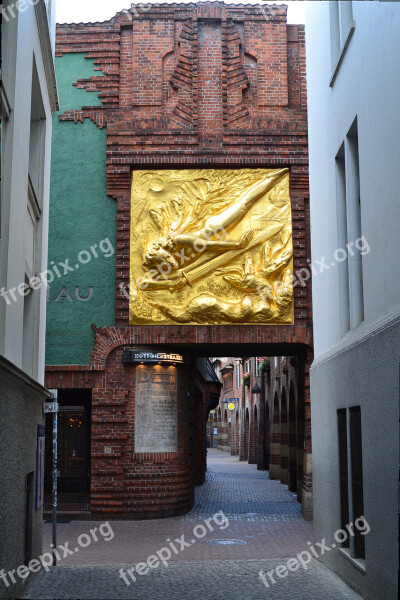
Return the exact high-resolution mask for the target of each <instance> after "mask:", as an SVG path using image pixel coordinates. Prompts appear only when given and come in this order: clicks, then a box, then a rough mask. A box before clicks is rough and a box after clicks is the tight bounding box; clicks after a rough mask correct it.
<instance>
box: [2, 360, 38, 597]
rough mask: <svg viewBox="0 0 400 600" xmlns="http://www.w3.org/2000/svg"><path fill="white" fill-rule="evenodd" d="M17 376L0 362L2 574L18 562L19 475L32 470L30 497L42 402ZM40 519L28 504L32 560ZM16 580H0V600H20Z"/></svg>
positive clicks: (35, 388)
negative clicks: (9, 599) (9, 582)
mask: <svg viewBox="0 0 400 600" xmlns="http://www.w3.org/2000/svg"><path fill="white" fill-rule="evenodd" d="M20 375H21V376H19V375H18V372H17V370H16V369H15V368H14V367H12V366H11V365H10V369H8V365H7V364H6V362H5V361H4V360H2V359H0V457H1V460H0V569H4V570H5V571H10V570H12V569H17V567H19V566H20V565H22V564H24V539H25V523H24V515H25V476H26V475H27V474H28V473H30V472H31V471H34V491H33V494H34V496H33V498H35V492H36V432H37V425H39V424H43V423H44V417H43V401H44V399H45V398H46V392H45V390H44V389H43V390H42V392H41V391H40V387H39V386H35V384H34V382H31V384H30V383H29V380H28V379H27V378H25V377H24V376H23V374H22V372H21V373H20ZM33 502H34V499H33ZM42 521H43V511H42V507H40V508H39V509H38V510H35V506H33V515H32V558H35V557H37V556H38V555H39V554H41V552H42ZM31 577H32V575H30V577H29V578H31ZM16 579H17V581H18V582H19V585H12V586H10V587H6V585H5V584H4V582H3V581H2V580H1V579H0V598H21V593H22V590H23V587H24V584H26V582H27V580H26V579H25V580H21V579H20V578H19V577H16ZM9 581H10V580H9Z"/></svg>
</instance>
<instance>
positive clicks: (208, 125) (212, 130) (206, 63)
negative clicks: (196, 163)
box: [198, 15, 223, 147]
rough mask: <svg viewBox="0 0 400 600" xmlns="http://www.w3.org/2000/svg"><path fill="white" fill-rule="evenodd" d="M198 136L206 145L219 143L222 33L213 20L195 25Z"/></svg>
mask: <svg viewBox="0 0 400 600" xmlns="http://www.w3.org/2000/svg"><path fill="white" fill-rule="evenodd" d="M198 81H199V92H198V114H199V139H200V143H201V144H204V145H206V146H207V147H221V146H222V126H223V115H222V36H221V24H220V23H219V22H218V21H217V20H211V19H205V20H202V19H201V15H200V20H199V25H198Z"/></svg>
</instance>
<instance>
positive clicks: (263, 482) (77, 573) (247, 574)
mask: <svg viewBox="0 0 400 600" xmlns="http://www.w3.org/2000/svg"><path fill="white" fill-rule="evenodd" d="M95 527H97V530H96V531H95V532H94V533H91V530H92V531H93V528H95ZM94 538H97V541H95V539H94ZM312 541H313V536H312V526H311V524H310V523H306V522H305V521H304V520H303V518H302V516H301V510H300V505H299V504H298V503H297V501H296V497H295V495H294V494H292V493H291V492H289V491H288V489H287V487H286V486H282V485H281V484H280V483H279V482H277V481H271V480H269V478H268V473H266V472H262V471H257V468H256V466H255V465H248V464H247V463H244V462H239V461H238V458H237V457H231V456H230V455H229V454H227V453H224V452H221V451H218V450H209V455H208V471H207V480H206V483H205V484H204V485H203V486H199V487H198V488H196V500H195V505H194V507H193V509H192V510H191V511H190V512H189V513H188V514H186V515H184V516H182V517H175V518H170V519H159V520H149V521H112V522H110V523H109V524H108V525H102V524H101V523H99V522H96V521H71V522H70V523H60V524H59V525H58V539H57V543H58V545H59V546H60V545H62V546H64V549H60V556H61V558H62V560H61V561H60V562H59V565H58V566H57V567H56V568H50V569H49V572H45V571H42V572H40V573H39V574H38V575H37V576H36V577H35V578H34V579H33V578H32V580H31V582H30V584H29V586H28V590H27V593H26V595H25V598H32V599H35V600H47V599H53V598H57V599H71V600H72V599H82V600H83V599H96V600H103V599H104V600H108V599H111V598H126V599H131V598H134V599H137V600H152V599H159V598H163V599H164V598H165V600H169V598H181V599H182V600H190V599H192V598H193V599H194V598H196V600H197V599H198V598H199V596H201V597H202V598H203V599H204V600H208V599H210V600H219V599H220V598H221V599H222V598H224V599H225V598H227V597H229V598H231V599H232V600H242V599H244V598H248V599H251V600H262V599H267V598H272V599H276V600H284V599H285V600H286V599H289V598H290V597H292V596H293V597H294V598H296V600H303V599H304V600H313V599H315V600H321V598H324V600H341V599H343V600H345V599H354V600H355V599H358V598H360V597H359V596H358V595H357V594H355V593H354V592H352V591H351V590H350V589H349V588H348V587H347V586H346V585H345V584H344V583H343V582H342V581H341V580H340V579H339V578H338V577H336V576H335V575H334V574H333V573H332V572H331V571H330V570H329V569H327V568H326V567H325V566H323V565H322V564H321V563H320V562H318V561H316V560H312V561H310V562H309V564H305V565H304V567H303V566H300V567H299V568H298V569H297V570H296V571H294V572H288V573H287V576H286V577H285V578H279V577H277V576H275V577H274V576H273V579H274V581H275V582H276V583H272V581H271V579H268V578H267V579H266V580H267V583H268V582H269V587H268V588H267V587H266V586H265V584H264V583H263V582H262V581H261V579H260V577H259V572H260V571H262V572H263V573H267V572H271V571H272V570H275V568H276V567H277V566H279V565H282V564H285V563H286V562H287V560H288V559H289V558H291V557H296V555H297V554H299V553H301V552H303V551H307V550H308V545H307V542H312ZM50 543H51V525H50V524H45V526H44V540H43V552H48V551H49V550H50ZM65 547H66V548H68V552H67V550H65ZM66 553H67V554H68V555H67V556H65V557H63V555H64V554H66ZM149 557H154V558H153V560H151V564H154V565H155V566H154V567H153V568H150V569H149V568H147V567H146V565H144V566H142V567H140V566H139V565H138V563H143V562H146V561H147V560H148V558H149ZM283 559H285V560H283ZM157 563H159V564H158V565H157ZM149 564H150V563H149ZM132 567H134V571H131V573H132V576H133V578H132V576H131V575H129V574H128V570H129V569H131V568H132ZM136 568H137V569H138V571H143V572H144V571H146V574H143V575H141V574H139V572H138V571H137V570H136ZM10 597H11V596H10Z"/></svg>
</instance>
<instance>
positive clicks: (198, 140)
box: [47, 2, 312, 518]
mask: <svg viewBox="0 0 400 600" xmlns="http://www.w3.org/2000/svg"><path fill="white" fill-rule="evenodd" d="M304 48H305V43H304V28H303V27H302V26H293V25H290V26H288V25H287V24H286V8H285V7H283V6H274V7H270V10H269V11H268V12H266V11H262V10H261V9H260V8H259V7H256V6H236V5H227V4H224V3H222V2H221V3H219V2H213V3H207V2H204V3H198V4H187V5H179V4H173V5H162V4H161V5H154V6H152V10H151V11H147V12H144V11H143V10H141V9H140V7H138V8H137V9H134V8H133V9H131V10H130V11H129V12H128V13H119V14H117V15H116V16H115V17H114V18H113V19H111V20H110V21H107V22H103V23H90V24H82V23H81V24H66V25H59V26H58V27H57V40H56V54H57V56H58V57H62V56H64V55H66V54H68V53H84V55H85V56H86V57H87V58H90V59H92V60H93V61H94V64H95V65H96V67H95V69H97V70H98V71H99V73H97V74H96V72H94V73H93V76H92V77H89V78H86V79H78V80H77V81H76V82H75V84H74V85H76V86H77V87H78V88H81V89H86V90H88V91H96V92H98V93H99V97H100V99H101V102H102V105H101V106H91V105H90V100H89V98H90V96H89V95H88V103H89V105H88V106H82V108H81V109H80V110H67V111H66V112H65V113H63V114H62V115H60V121H61V122H64V121H72V122H75V123H78V122H82V121H84V120H85V119H90V120H92V121H93V123H95V125H96V126H98V127H99V128H102V129H103V128H105V130H106V135H107V151H106V156H105V157H104V168H105V169H106V171H107V190H108V193H109V195H110V196H111V197H112V198H114V199H115V201H116V207H117V223H116V229H117V248H116V250H117V252H116V280H115V289H116V322H115V323H110V324H109V326H108V327H103V328H97V327H96V324H94V326H93V328H94V331H95V343H94V346H93V350H92V354H91V359H90V364H89V365H88V367H87V368H75V367H68V366H66V367H58V368H55V367H54V368H48V370H47V385H49V386H50V387H92V389H93V427H92V435H93V441H92V442H93V443H92V447H93V456H92V514H93V516H94V517H98V518H103V517H104V516H105V515H110V514H115V515H118V516H122V517H123V516H129V515H134V514H136V515H138V516H149V515H151V514H155V512H157V511H158V510H160V511H161V512H163V513H164V514H172V513H176V512H179V511H182V510H186V508H187V507H189V505H190V503H191V502H192V497H193V482H194V480H195V479H197V480H198V481H200V480H201V479H202V478H203V477H204V460H202V461H199V462H198V463H196V460H194V459H193V457H192V456H191V455H190V452H191V450H190V448H189V447H188V439H193V440H194V442H193V443H194V447H197V448H200V447H201V442H200V441H199V440H201V439H202V436H204V430H203V427H204V422H205V419H206V414H207V410H206V408H202V409H201V410H199V409H196V408H195V406H196V402H195V398H197V399H198V398H199V394H200V395H202V399H203V403H204V404H203V407H207V399H206V396H207V393H206V391H205V390H206V386H205V383H204V381H201V377H200V374H199V373H197V371H196V370H195V369H193V373H194V372H196V373H197V374H196V375H194V376H193V378H192V380H191V379H190V377H189V375H188V374H189V370H188V369H189V368H188V367H187V368H186V367H185V368H183V369H182V373H181V380H182V384H181V386H185V385H187V386H189V388H190V389H191V398H192V400H189V401H187V400H186V399H185V398H184V397H183V395H182V394H181V395H180V396H179V402H180V403H181V404H180V406H181V410H182V411H186V412H185V414H186V417H185V418H183V416H181V417H180V419H181V420H180V432H181V435H182V440H181V441H180V446H179V452H178V453H177V454H176V456H168V455H148V456H147V455H145V456H138V455H135V453H134V452H133V451H132V447H131V444H132V430H131V428H132V423H133V422H134V391H133V390H134V368H133V367H129V368H127V367H124V366H122V363H121V352H122V349H123V348H124V347H126V346H128V345H138V344H139V345H140V344H142V345H152V346H154V345H167V344H168V345H176V346H179V347H181V348H182V347H184V346H187V347H190V348H191V350H192V351H193V348H195V349H196V350H197V352H198V353H201V347H205V346H204V345H207V346H208V347H210V346H211V345H213V344H227V343H229V344H246V343H247V344H250V343H251V344H264V345H268V344H277V343H281V344H296V345H297V346H296V348H297V349H298V348H300V347H303V348H311V347H312V321H311V318H312V317H311V286H310V284H309V282H308V283H307V285H306V286H305V287H300V286H297V287H296V288H295V290H294V297H295V311H294V314H295V323H294V325H293V326H275V327H274V326H270V325H269V326H260V325H257V326H250V327H241V326H212V327H206V326H178V325H177V326H163V327H157V326H129V311H128V300H127V299H126V298H125V296H124V295H123V294H122V293H121V290H120V284H121V283H122V284H125V285H128V284H129V239H130V191H131V190H130V185H131V183H130V182H131V172H132V170H133V169H137V168H143V167H146V168H154V169H157V168H169V167H171V168H186V167H192V168H196V167H201V168H204V167H212V168H218V167H221V168H222V167H223V168H227V167H232V168H241V167H255V168H257V167H265V168H268V167H271V168H274V167H283V166H287V167H289V168H290V182H291V201H292V215H293V246H294V269H295V270H297V269H299V268H302V267H306V266H307V262H306V261H307V258H308V257H309V256H310V239H309V194H308V147H307V114H306V94H305V56H304ZM82 168H83V169H84V165H82ZM71 175H72V174H71ZM72 229H73V224H71V230H72ZM89 325H90V324H88V326H89ZM260 354H261V352H260ZM196 378H197V379H196ZM195 381H197V384H196V386H195V387H196V389H194V388H193V389H192V388H191V387H190V386H192V387H193V385H195V384H194V382H195ZM179 389H180V390H181V387H180V388H179ZM239 397H240V396H239ZM197 401H198V400H197ZM250 401H251V399H250V397H249V398H248V402H249V404H248V406H250V410H251V411H253V406H252V404H251V403H250ZM185 402H189V404H188V405H186V404H185ZM190 402H192V405H191V404H190ZM182 415H183V412H182ZM102 419H104V420H102ZM249 422H250V428H251V423H252V422H253V413H252V412H251V414H250V415H249ZM232 426H233V424H232ZM191 427H192V429H193V428H194V430H193V431H191V430H190V428H191ZM237 441H238V440H237V439H235V448H236V447H237ZM104 445H107V446H111V447H112V448H113V452H112V454H111V455H107V456H105V455H104V452H103V451H102V448H103V449H104ZM237 451H238V449H237ZM251 452H253V455H254V452H255V450H254V449H253V450H251ZM144 475H146V478H147V479H146V483H143V482H144V481H145V480H144V478H143V476H144ZM160 486H161V487H162V489H163V493H162V494H160Z"/></svg>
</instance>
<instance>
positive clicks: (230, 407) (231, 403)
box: [228, 402, 236, 410]
mask: <svg viewBox="0 0 400 600" xmlns="http://www.w3.org/2000/svg"><path fill="white" fill-rule="evenodd" d="M228 408H229V410H235V408H236V404H233V402H229V404H228Z"/></svg>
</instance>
